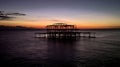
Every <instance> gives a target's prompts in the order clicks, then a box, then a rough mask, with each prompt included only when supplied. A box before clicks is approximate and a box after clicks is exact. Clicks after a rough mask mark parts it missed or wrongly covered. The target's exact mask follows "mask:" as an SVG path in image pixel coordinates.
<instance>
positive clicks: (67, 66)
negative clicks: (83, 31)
mask: <svg viewBox="0 0 120 67" xmlns="http://www.w3.org/2000/svg"><path fill="white" fill-rule="evenodd" d="M35 32H38V31H0V65H1V67H6V66H7V65H9V66H10V67H119V66H120V31H119V30H111V31H110V30H109V31H95V32H96V33H97V38H95V39H92V38H91V39H89V38H81V39H79V40H76V41H73V40H66V41H65V40H62V41H58V40H47V39H45V38H34V33H35ZM2 65H3V66H2Z"/></svg>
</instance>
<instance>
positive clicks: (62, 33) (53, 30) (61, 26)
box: [35, 23, 96, 39]
mask: <svg viewBox="0 0 120 67" xmlns="http://www.w3.org/2000/svg"><path fill="white" fill-rule="evenodd" d="M35 37H40V38H58V39H69V38H70V39H72V38H73V39H74V38H75V39H76V38H80V37H86V38H95V37H96V36H95V32H80V30H78V29H77V28H76V26H75V25H68V24H66V23H55V24H53V25H47V26H46V32H45V33H35Z"/></svg>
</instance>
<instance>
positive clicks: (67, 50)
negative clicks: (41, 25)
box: [47, 39, 75, 67]
mask: <svg viewBox="0 0 120 67" xmlns="http://www.w3.org/2000/svg"><path fill="white" fill-rule="evenodd" d="M47 43H48V60H47V65H48V66H50V67H74V66H75V64H74V55H75V54H74V52H75V51H74V50H75V48H74V46H75V41H73V40H52V39H49V40H48V41H47Z"/></svg>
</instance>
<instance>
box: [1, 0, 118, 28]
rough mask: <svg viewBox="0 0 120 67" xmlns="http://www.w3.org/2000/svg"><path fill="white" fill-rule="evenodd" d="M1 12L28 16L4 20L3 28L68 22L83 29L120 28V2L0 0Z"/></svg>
mask: <svg viewBox="0 0 120 67" xmlns="http://www.w3.org/2000/svg"><path fill="white" fill-rule="evenodd" d="M0 11H4V13H20V14H25V15H23V16H14V15H9V16H10V17H12V18H10V19H0V25H7V26H25V27H35V28H40V27H43V26H46V25H48V24H53V23H68V24H75V25H77V26H78V27H79V28H116V27H119V28H120V0H0ZM0 18H2V17H0Z"/></svg>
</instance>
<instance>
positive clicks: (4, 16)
mask: <svg viewBox="0 0 120 67" xmlns="http://www.w3.org/2000/svg"><path fill="white" fill-rule="evenodd" d="M25 15H26V14H23V13H5V12H4V11H0V20H13V19H14V18H16V17H17V16H25Z"/></svg>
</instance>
